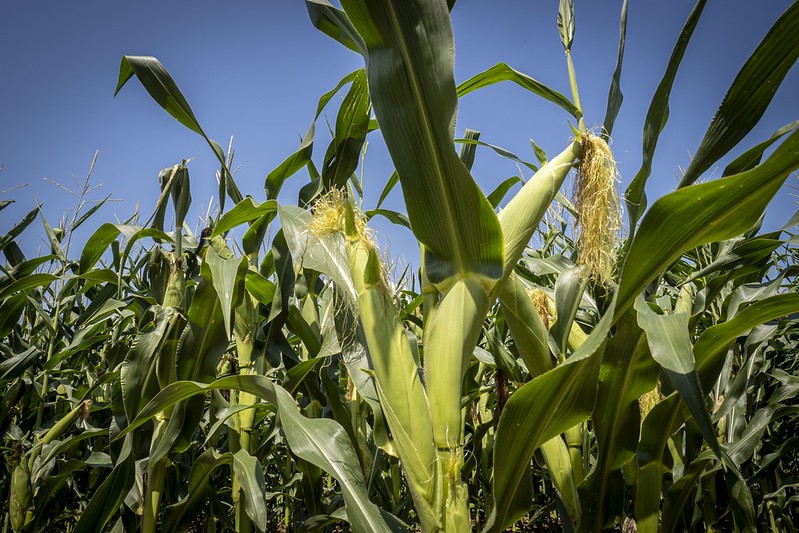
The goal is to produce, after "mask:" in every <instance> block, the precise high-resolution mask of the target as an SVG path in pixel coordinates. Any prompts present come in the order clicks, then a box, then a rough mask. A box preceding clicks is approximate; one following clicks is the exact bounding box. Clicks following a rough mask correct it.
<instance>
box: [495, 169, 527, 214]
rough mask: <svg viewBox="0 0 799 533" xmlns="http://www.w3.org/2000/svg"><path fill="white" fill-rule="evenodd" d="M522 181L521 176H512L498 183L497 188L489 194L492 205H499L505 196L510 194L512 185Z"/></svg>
mask: <svg viewBox="0 0 799 533" xmlns="http://www.w3.org/2000/svg"><path fill="white" fill-rule="evenodd" d="M521 181H522V180H521V178H519V176H511V177H510V178H508V179H506V180H505V181H503V182H502V183H500V184H499V185H497V187H496V189H494V190H493V191H492V192H491V194H489V195H488V201H489V202H490V203H491V206H492V207H494V208H497V207H499V204H500V203H501V202H502V200H503V199H504V198H505V195H506V194H508V191H509V190H510V189H511V187H513V186H514V185H516V184H517V183H520V182H521Z"/></svg>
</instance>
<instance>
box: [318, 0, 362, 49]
mask: <svg viewBox="0 0 799 533" xmlns="http://www.w3.org/2000/svg"><path fill="white" fill-rule="evenodd" d="M305 7H306V8H307V9H308V16H309V17H310V18H311V23H312V24H313V25H314V26H315V27H316V29H318V30H319V31H321V32H322V33H324V34H325V35H328V36H329V37H332V38H333V39H335V40H336V41H338V42H340V43H341V44H343V45H344V46H346V47H347V48H349V49H350V50H352V51H353V52H359V53H361V54H364V53H365V52H366V45H365V44H364V43H363V39H361V36H360V35H358V32H357V31H355V28H353V27H352V23H351V22H350V19H348V18H347V14H346V13H344V11H342V10H341V9H338V8H337V7H335V6H333V5H332V4H331V3H330V2H328V1H327V0H305Z"/></svg>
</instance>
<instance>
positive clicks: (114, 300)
mask: <svg viewBox="0 0 799 533" xmlns="http://www.w3.org/2000/svg"><path fill="white" fill-rule="evenodd" d="M454 3H455V2H453V1H449V2H445V1H444V0H341V5H342V7H341V8H339V7H336V6H333V5H332V4H330V3H329V2H327V0H306V5H307V8H308V12H309V15H310V20H311V23H312V24H313V25H314V26H315V27H316V28H318V29H319V30H320V31H322V32H324V33H325V34H326V35H328V36H329V37H330V38H331V39H332V40H333V41H336V42H337V43H338V45H343V46H345V47H347V48H349V49H350V50H351V51H352V52H353V53H357V54H360V55H361V56H363V59H364V62H365V66H364V68H362V69H359V70H356V71H354V72H351V73H348V74H346V75H345V76H344V77H343V78H342V79H341V82H340V83H339V84H338V85H337V86H336V87H335V88H334V89H333V90H332V91H330V92H327V93H325V94H324V95H323V96H322V97H321V98H320V100H319V102H318V105H317V107H316V115H315V120H316V119H318V118H319V117H320V115H321V113H322V111H323V110H324V109H325V108H326V107H327V106H328V104H329V103H330V101H331V99H332V98H333V96H334V95H336V94H337V93H339V92H340V91H345V94H344V96H343V99H342V100H341V104H340V106H339V108H338V110H337V111H336V113H337V114H336V120H335V123H334V124H331V125H330V128H331V132H332V141H331V142H330V144H329V146H328V147H327V149H326V151H325V153H324V156H323V158H319V157H314V153H313V141H314V129H313V128H311V129H310V130H309V131H308V134H307V135H306V136H305V138H303V139H302V142H301V144H300V146H299V148H298V149H297V151H296V152H295V153H293V154H290V155H289V156H288V157H287V158H286V159H285V161H284V162H283V163H282V164H281V165H279V166H278V167H277V168H275V169H274V170H272V171H271V172H269V174H268V176H267V177H266V180H265V184H264V194H263V195H261V194H260V193H259V194H258V195H257V196H259V197H260V198H261V200H262V201H257V200H256V199H255V197H254V196H250V195H245V194H244V193H243V192H242V191H241V190H240V189H239V187H238V185H237V184H236V182H235V179H234V174H233V173H232V172H231V170H230V168H231V166H232V163H231V158H232V153H231V149H228V150H227V151H225V150H223V148H222V147H221V146H220V145H219V144H217V143H216V142H215V141H213V140H212V139H211V138H210V137H209V136H208V135H207V134H206V132H205V130H204V129H203V128H202V126H201V125H200V122H199V120H198V118H197V117H196V116H195V115H194V113H193V111H192V109H191V107H190V106H189V103H188V102H187V101H186V99H185V98H184V96H183V95H182V93H181V91H180V89H179V88H178V85H177V83H176V82H175V80H173V78H172V77H171V76H170V74H169V73H168V72H167V70H166V69H165V68H164V67H163V65H162V64H161V63H160V62H159V61H158V60H157V59H156V58H154V57H142V56H125V57H123V58H122V61H121V66H120V70H119V78H118V79H119V81H118V85H117V92H118V93H119V92H120V90H122V89H123V87H124V86H125V85H126V84H127V83H128V82H129V81H130V80H132V79H135V80H136V81H138V82H140V83H141V84H142V85H143V87H144V88H145V89H146V90H147V92H148V93H149V94H150V95H151V96H152V98H153V100H154V101H155V102H156V103H157V104H158V105H160V106H161V107H162V108H163V109H164V110H165V111H167V112H168V113H169V114H170V115H171V116H173V117H174V118H175V119H176V120H177V121H178V122H179V123H181V124H183V125H184V126H185V127H187V128H189V129H190V130H192V131H194V132H196V133H197V134H198V135H200V136H201V137H202V138H203V139H204V140H205V141H207V144H208V146H209V147H210V148H211V150H212V151H213V153H214V154H215V155H216V157H217V159H218V161H219V171H218V173H217V178H218V181H219V190H220V193H223V196H222V202H221V205H220V206H219V210H218V212H216V213H214V214H213V215H212V216H210V217H209V220H208V222H207V227H206V228H205V229H203V230H202V231H201V232H193V231H191V230H190V229H189V225H188V224H186V217H187V214H188V213H189V210H190V207H191V205H192V197H191V183H190V177H189V166H188V164H187V162H185V161H183V162H181V163H178V164H176V165H175V166H173V167H170V168H166V169H164V170H162V171H161V172H160V173H159V174H158V175H157V178H158V179H157V180H152V184H153V187H154V188H155V187H159V188H160V189H159V190H160V197H159V200H158V202H157V204H156V205H155V206H151V208H152V210H153V216H152V217H150V218H149V219H148V220H146V221H143V220H141V219H140V218H139V217H138V215H137V216H134V217H132V218H131V219H129V220H126V221H123V222H116V223H103V224H100V225H99V226H97V227H96V229H93V231H92V232H91V236H90V237H89V238H88V240H87V242H86V243H85V245H84V246H83V247H82V249H81V250H79V251H77V252H76V251H75V250H74V249H72V248H71V247H70V242H71V235H72V234H73V232H75V231H76V230H77V229H78V227H84V228H85V226H84V224H88V223H89V222H93V221H94V220H95V218H94V217H93V215H94V214H95V212H96V211H97V209H98V208H99V205H97V206H94V207H92V208H91V209H88V210H86V211H84V212H79V213H76V214H75V216H73V217H72V218H70V219H69V220H65V222H64V223H63V224H60V225H57V226H55V227H53V226H51V225H50V224H49V223H48V222H47V221H46V220H45V219H44V217H43V216H41V217H39V209H38V208H36V209H33V210H32V211H31V212H30V213H29V214H28V215H27V216H25V217H24V218H23V219H21V220H20V221H19V222H18V223H17V224H16V225H15V226H14V227H13V228H11V229H10V230H9V231H8V232H7V233H5V234H4V235H3V236H2V237H1V238H0V250H2V252H3V254H4V255H5V258H6V264H5V266H3V267H2V276H1V277H0V337H1V338H2V339H3V342H2V345H0V393H2V400H1V401H0V425H1V427H0V434H2V438H3V454H4V456H5V468H3V469H2V470H1V471H0V495H1V496H2V498H0V500H1V501H2V503H0V506H2V507H0V511H2V531H3V533H5V532H6V531H14V532H18V531H70V532H96V531H113V532H119V531H143V532H145V533H149V532H154V531H209V532H213V531H224V530H235V531H242V532H249V531H297V532H304V531H339V530H353V531H359V532H377V531H407V530H413V531H419V530H421V531H425V532H428V531H430V532H432V531H447V532H461V531H504V530H506V529H508V528H512V529H513V530H514V531H537V530H563V531H602V530H606V529H621V530H623V531H642V532H656V531H705V530H719V531H730V530H741V531H755V530H757V531H765V530H770V531H796V526H795V524H797V523H799V504H797V502H798V501H799V492H797V487H798V486H799V455H798V454H797V450H799V400H797V395H798V394H799V290H798V289H799V285H798V282H797V268H799V250H798V249H797V246H796V245H797V242H799V241H797V236H796V234H794V233H792V232H793V231H795V230H796V223H797V219H796V217H794V219H793V220H792V221H790V222H789V223H788V225H786V226H785V227H784V228H782V229H780V230H777V231H763V230H762V223H763V219H762V216H763V213H764V211H765V209H766V207H767V206H768V204H769V202H770V201H771V200H772V198H773V197H774V196H775V195H776V194H778V191H780V188H781V187H782V186H783V184H784V183H785V182H786V180H788V179H789V177H791V176H792V175H793V173H794V172H795V171H796V170H797V168H799V131H797V128H799V123H797V122H793V123H790V124H787V125H786V126H785V127H783V128H781V129H780V130H778V131H777V132H775V134H774V135H773V136H772V137H770V138H767V139H763V140H762V142H759V143H758V144H755V145H753V146H751V147H747V148H741V147H739V143H740V141H742V140H743V138H744V137H745V136H746V135H747V134H748V133H749V132H750V131H751V130H752V129H753V128H754V127H755V126H756V125H757V123H758V122H759V120H760V119H761V117H762V116H763V114H764V112H765V110H766V109H767V107H768V106H769V103H770V102H771V100H772V97H773V96H774V93H775V92H776V90H777V87H779V85H780V83H781V82H782V81H783V79H784V78H785V76H786V75H787V73H788V71H789V70H790V69H791V67H792V66H793V64H794V63H795V62H796V60H797V58H798V57H799V3H796V2H794V3H793V4H792V5H791V6H790V7H789V8H788V9H787V11H785V13H784V14H783V15H782V16H780V17H779V18H778V20H776V21H775V22H774V24H773V26H772V27H771V29H770V31H769V32H768V33H767V34H766V35H765V36H763V39H762V41H761V42H760V44H759V46H758V47H757V49H756V50H755V51H754V53H753V54H752V55H751V57H749V58H748V59H747V60H745V61H744V62H743V64H742V67H741V69H740V71H739V73H738V76H737V77H736V78H735V80H734V82H733V84H732V86H731V87H730V88H729V91H728V92H727V95H726V97H725V98H724V100H723V101H722V102H721V103H720V105H719V107H718V110H717V112H716V114H715V116H714V118H713V120H712V121H711V123H710V124H709V125H708V127H707V130H706V133H705V136H704V138H703V139H702V141H701V143H700V145H699V147H698V148H697V149H696V150H695V152H694V154H693V157H692V160H691V163H690V165H689V166H688V167H687V168H686V169H685V171H684V173H683V174H682V176H681V178H680V179H679V183H677V185H676V189H675V190H674V191H673V192H670V193H668V194H666V195H664V196H662V197H660V198H658V199H656V200H654V201H653V202H652V203H651V204H649V201H648V199H647V196H646V194H645V187H646V184H647V180H648V178H649V177H650V174H651V162H652V158H653V155H654V153H655V151H656V147H657V143H658V138H659V136H660V133H661V131H662V130H663V128H664V126H665V125H666V122H667V120H668V110H669V95H670V91H671V87H672V85H673V83H674V80H675V77H676V75H677V73H678V69H679V67H680V63H681V61H682V58H683V55H684V53H685V50H686V47H687V45H688V43H689V42H690V39H691V36H692V35H693V33H694V29H695V28H696V26H697V23H698V21H699V19H700V17H701V15H702V12H703V9H704V7H705V3H706V0H698V1H697V2H696V5H695V7H694V9H693V11H692V12H691V14H690V16H689V18H688V19H687V20H686V22H685V25H684V26H683V28H682V30H681V33H680V34H679V36H677V39H676V44H675V47H674V50H673V52H672V55H671V59H670V61H669V63H668V65H667V68H666V72H665V73H664V75H663V78H662V80H661V82H660V85H659V86H658V88H657V90H656V92H655V94H654V95H653V97H652V103H651V106H650V108H649V110H648V112H647V114H646V117H645V120H644V128H643V139H642V153H643V164H642V166H641V168H640V170H639V171H638V172H637V174H636V175H635V176H634V178H633V179H632V181H631V183H630V185H629V187H627V189H626V191H624V192H623V194H620V192H619V191H618V186H619V185H618V184H619V177H618V171H617V169H616V163H615V161H614V156H613V152H612V150H611V144H610V143H609V141H610V138H611V135H612V129H613V123H614V122H615V119H616V117H617V115H618V113H619V109H620V107H621V103H622V95H621V88H620V85H619V83H618V82H619V79H620V75H621V71H622V57H623V52H624V46H625V32H626V10H627V2H626V0H624V2H623V5H622V11H621V38H620V41H619V62H618V64H617V67H616V72H615V73H614V74H613V79H614V83H613V84H612V85H611V88H610V91H609V95H608V106H607V110H606V114H605V118H604V121H603V122H602V123H601V124H602V126H601V127H598V128H596V129H590V128H588V127H586V121H587V119H586V118H585V117H584V114H583V109H582V107H581V103H580V98H579V91H578V76H577V74H578V72H577V69H576V68H575V65H574V63H573V60H572V55H571V48H572V42H573V40H574V38H575V24H574V20H575V12H574V6H573V1H572V0H561V1H560V4H559V9H558V11H557V25H558V30H559V34H560V38H561V42H562V44H563V50H564V54H565V56H564V61H565V63H566V67H567V68H566V69H565V70H566V71H567V72H568V76H569V83H570V87H571V94H570V95H568V96H567V95H564V94H561V93H560V92H558V91H555V90H553V89H551V88H550V87H547V86H545V85H544V84H542V83H540V82H539V81H537V80H535V79H534V78H532V77H530V76H528V75H526V74H524V73H521V72H519V71H517V70H514V69H512V68H510V67H509V66H507V65H505V64H498V65H496V66H494V67H492V68H490V69H488V70H486V71H484V72H482V73H480V74H477V75H476V76H474V77H472V78H470V79H468V80H466V81H464V82H462V83H460V84H456V82H455V78H454V73H453V61H454V59H453V58H454V56H453V50H454V42H453V35H452V27H451V21H450V15H449V10H450V9H452V8H453V4H454ZM552 15H554V13H553V14H552ZM554 18H555V17H554V16H553V19H554ZM504 81H511V82H515V83H517V84H518V85H520V86H521V87H523V88H525V89H526V90H528V91H529V93H530V98H535V99H544V100H545V101H547V102H548V103H549V104H550V105H553V106H557V107H558V108H559V109H560V110H561V111H562V112H563V114H564V120H563V122H562V123H561V124H559V125H554V126H552V127H553V129H554V128H556V127H557V128H560V129H562V130H564V131H559V132H557V133H558V134H559V135H560V136H561V137H560V138H562V146H563V150H562V151H561V152H560V153H558V154H556V155H552V156H551V157H550V156H548V155H547V154H545V153H544V152H543V151H542V150H541V149H539V148H537V147H536V149H535V150H534V161H522V160H521V159H519V158H518V157H517V156H515V155H513V154H510V153H509V152H507V151H499V152H500V155H505V156H507V157H510V158H512V159H513V160H514V161H515V162H517V163H518V164H520V165H522V166H524V167H525V168H527V169H531V171H532V172H534V175H533V176H532V177H531V178H530V179H528V180H526V181H525V182H524V183H523V184H522V186H521V187H520V188H518V189H514V188H513V186H514V185H516V184H517V183H518V182H519V179H518V178H517V179H516V180H510V181H505V182H503V183H501V184H499V185H498V186H497V188H496V189H495V190H493V191H490V192H489V193H488V194H486V193H485V192H484V191H483V190H481V188H480V187H479V186H478V185H477V183H476V181H475V180H474V179H473V177H472V173H471V169H472V165H473V163H474V160H475V155H476V151H477V147H478V146H480V145H481V144H482V142H481V141H480V140H479V136H480V135H479V132H476V131H472V130H467V132H466V135H465V139H458V140H456V139H455V118H456V109H457V104H458V99H459V97H461V96H464V95H465V94H467V93H469V92H471V91H475V90H480V89H481V88H483V87H486V86H490V85H493V84H496V83H500V82H504ZM345 88H346V90H345ZM583 88H584V89H587V90H594V89H595V87H587V88H586V87H583ZM123 97H124V91H123V92H122V93H121V94H120V96H119V100H121V102H120V103H119V105H124V98H123ZM586 111H590V112H594V110H586ZM593 120H596V118H594V119H593ZM568 124H571V128H568V127H564V125H568ZM378 130H379V132H380V134H381V135H382V139H383V140H384V142H385V145H386V147H387V149H388V152H389V153H390V156H391V160H392V162H393V165H394V167H395V172H394V174H393V175H392V176H391V178H390V179H389V180H388V181H387V182H386V183H373V182H372V181H371V180H370V177H369V176H366V178H365V179H363V172H362V170H363V168H362V165H363V159H364V157H365V153H366V145H367V139H368V138H369V134H370V133H372V132H374V131H378ZM458 147H459V150H458V149H457V148H458ZM728 155H734V156H735V157H734V158H733V159H732V160H731V162H730V163H729V164H727V165H726V167H725V168H724V169H723V171H722V172H716V173H715V174H714V175H718V174H721V175H720V176H719V177H711V176H709V174H710V172H709V171H710V170H711V169H713V168H714V166H715V165H716V164H717V163H718V162H719V161H720V160H721V159H722V158H724V157H725V156H728ZM305 172H307V174H306V176H305V177H306V178H307V180H306V181H307V183H305V185H304V186H303V187H302V189H301V191H300V195H299V199H298V201H297V203H296V205H291V204H289V203H285V202H283V203H279V202H278V195H279V193H280V191H281V189H282V187H283V185H284V184H285V183H286V181H287V180H289V179H290V178H292V177H294V179H299V176H298V175H299V174H303V173H305ZM571 175H573V176H574V187H573V189H574V191H573V192H574V195H573V197H572V198H571V199H569V196H570V191H569V183H570V179H569V176H571ZM295 176H296V177H295ZM397 185H399V186H400V187H401V190H402V196H403V198H404V205H405V210H406V212H404V213H402V212H397V211H391V210H388V209H386V208H384V207H382V202H383V200H384V199H385V198H386V196H387V195H388V194H389V192H390V191H391V190H392V189H393V188H394V187H395V186H397ZM367 187H368V188H370V189H371V190H382V193H381V196H380V201H379V202H378V204H377V205H376V206H374V207H371V208H368V209H367V208H366V207H365V205H364V204H365V201H364V195H363V190H364V188H367ZM511 190H514V192H513V194H511ZM6 205H8V202H4V203H1V204H0V209H2V208H3V207H5V206H6ZM374 217H385V218H387V219H388V220H389V221H391V222H393V223H395V224H399V225H402V226H405V227H407V228H410V230H411V231H412V232H413V236H414V237H415V239H416V241H417V242H418V249H419V259H418V263H417V264H418V265H419V268H418V270H416V269H411V268H409V269H406V271H405V272H402V273H400V272H396V271H393V270H392V267H391V265H390V264H387V263H388V262H389V259H388V257H387V255H386V253H385V252H384V251H383V250H381V249H380V248H379V246H378V245H377V244H376V241H375V238H374V233H373V230H372V229H370V224H371V219H372V218H374ZM37 219H40V220H41V222H42V224H43V225H44V231H45V233H46V235H47V237H48V240H49V244H50V250H49V252H50V253H48V254H46V255H42V256H40V257H36V258H32V259H31V258H28V257H26V256H25V255H24V254H23V252H22V249H21V247H20V246H19V242H20V239H23V238H24V232H25V230H26V229H27V228H28V227H29V226H30V225H31V224H33V223H34V222H36V221H37Z"/></svg>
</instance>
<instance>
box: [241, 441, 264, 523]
mask: <svg viewBox="0 0 799 533" xmlns="http://www.w3.org/2000/svg"><path fill="white" fill-rule="evenodd" d="M233 472H234V473H235V474H236V476H237V479H238V480H239V483H240V484H241V493H242V494H243V495H244V498H243V499H244V510H245V511H246V512H247V516H249V517H250V520H252V523H253V525H254V526H255V527H256V528H257V529H258V531H266V520H267V516H266V513H267V509H266V493H265V487H266V480H265V479H264V471H263V468H262V467H261V464H260V463H259V462H258V459H256V458H255V457H253V456H252V455H250V454H249V453H247V450H244V449H240V450H238V451H237V452H236V453H234V454H233Z"/></svg>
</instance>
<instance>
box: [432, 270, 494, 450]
mask: <svg viewBox="0 0 799 533" xmlns="http://www.w3.org/2000/svg"><path fill="white" fill-rule="evenodd" d="M490 303H491V302H490V300H489V297H488V293H487V291H486V289H485V288H484V286H483V282H482V279H481V278H479V277H477V276H473V277H462V278H459V279H457V280H456V281H455V283H454V284H453V285H452V287H451V288H450V289H449V291H448V292H447V294H445V295H444V298H443V299H442V300H441V302H440V303H439V304H438V308H437V309H436V314H435V316H434V317H433V320H432V321H431V322H430V325H429V326H428V328H427V330H425V341H424V347H425V357H424V375H425V382H426V385H427V394H428V397H429V399H430V406H431V410H432V411H431V413H432V418H433V428H434V432H435V441H436V445H437V446H438V448H439V449H441V448H447V449H455V448H458V447H459V446H460V443H461V426H462V425H463V424H462V421H461V394H460V391H461V382H462V381H463V373H464V371H465V369H466V364H467V363H468V361H469V358H470V357H471V356H472V352H473V351H474V346H475V344H477V338H478V336H479V335H480V330H481V329H482V326H483V319H484V317H485V316H486V313H487V312H488V307H489V305H490Z"/></svg>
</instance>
